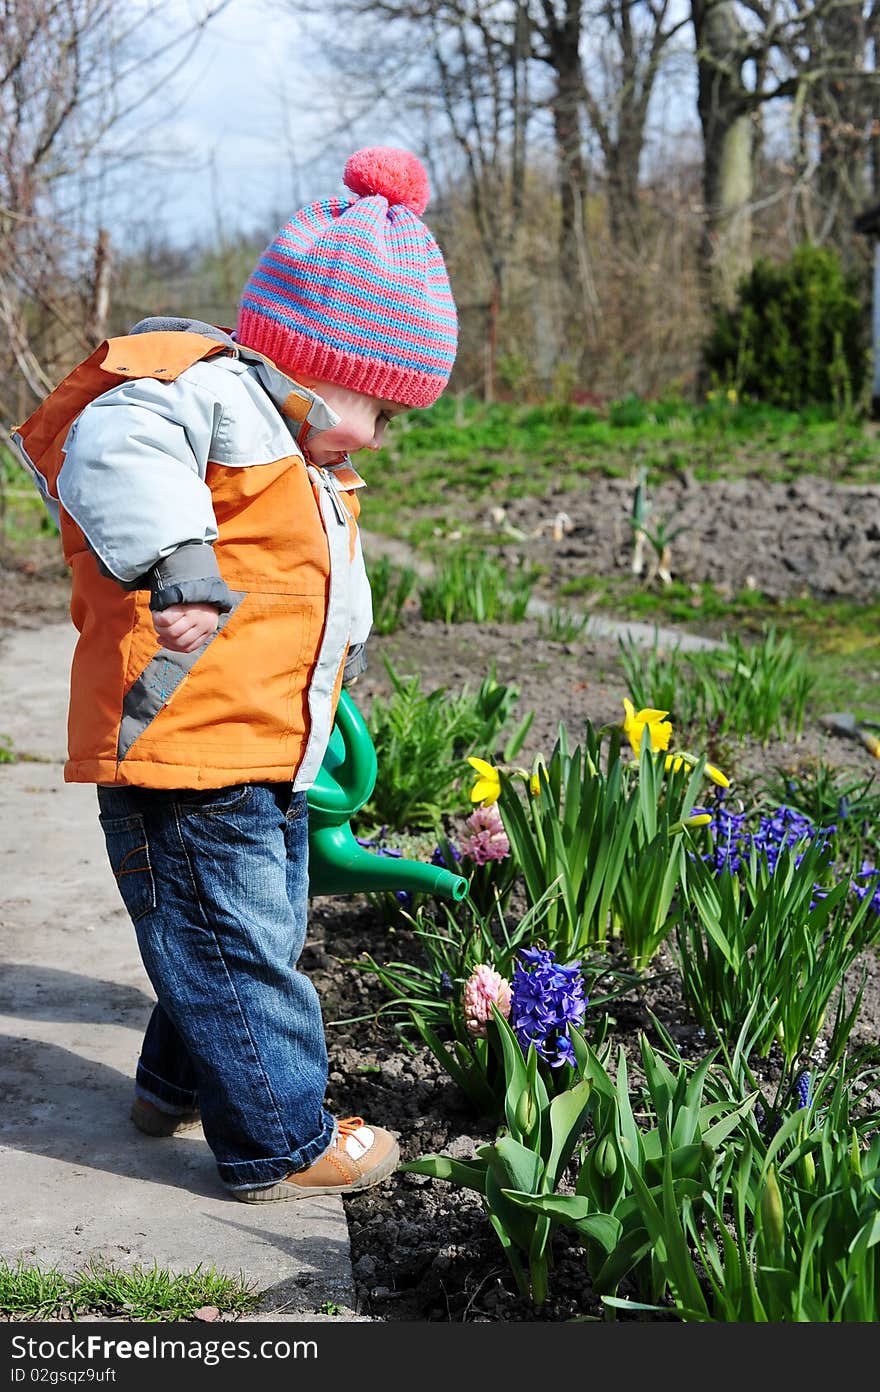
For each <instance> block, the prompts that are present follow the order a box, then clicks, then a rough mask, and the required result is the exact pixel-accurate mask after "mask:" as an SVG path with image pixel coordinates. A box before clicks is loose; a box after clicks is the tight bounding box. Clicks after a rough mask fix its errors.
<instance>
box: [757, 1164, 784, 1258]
mask: <svg viewBox="0 0 880 1392" xmlns="http://www.w3.org/2000/svg"><path fill="white" fill-rule="evenodd" d="M761 1221H762V1224H763V1230H764V1232H765V1234H766V1235H767V1238H768V1240H769V1243H770V1244H771V1245H772V1246H773V1248H774V1249H775V1250H777V1251H779V1250H781V1248H782V1244H783V1240H784V1237H785V1223H784V1220H783V1212H782V1195H781V1193H780V1192H779V1183H778V1181H777V1179H776V1171H775V1169H774V1168H773V1166H772V1165H771V1166H770V1168H769V1170H768V1171H767V1178H766V1180H765V1182H764V1189H763V1191H762V1193H761Z"/></svg>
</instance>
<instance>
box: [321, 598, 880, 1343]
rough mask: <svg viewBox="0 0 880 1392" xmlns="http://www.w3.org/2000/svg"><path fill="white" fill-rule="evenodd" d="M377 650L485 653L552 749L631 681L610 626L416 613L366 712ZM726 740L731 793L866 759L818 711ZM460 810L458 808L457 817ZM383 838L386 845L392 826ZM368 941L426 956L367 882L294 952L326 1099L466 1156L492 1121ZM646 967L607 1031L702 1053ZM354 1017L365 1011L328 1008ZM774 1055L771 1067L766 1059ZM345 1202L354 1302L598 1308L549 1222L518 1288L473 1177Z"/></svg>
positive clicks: (470, 1311) (476, 1316) (475, 1311)
mask: <svg viewBox="0 0 880 1392" xmlns="http://www.w3.org/2000/svg"><path fill="white" fill-rule="evenodd" d="M476 653H479V665H476V663H475V654H476ZM383 656H388V657H389V658H390V659H391V661H392V663H393V665H394V668H395V671H398V672H410V671H418V672H420V673H421V674H422V684H423V688H424V689H425V690H426V691H430V690H432V689H434V687H435V686H446V687H448V688H449V689H450V690H458V689H459V687H460V685H461V683H462V682H465V681H470V682H471V684H472V685H473V684H475V683H476V680H477V679H478V678H480V677H481V676H482V675H483V673H484V671H485V670H486V666H487V664H489V663H494V664H495V666H496V670H497V675H498V678H499V680H501V681H515V682H516V683H517V685H518V686H519V687H520V688H521V698H520V703H519V707H518V709H519V710H520V711H525V710H527V709H534V710H535V711H536V718H535V722H534V724H533V726H532V729H531V731H530V733H529V737H528V743H527V747H526V752H528V753H531V752H536V751H538V750H543V751H544V752H545V753H549V752H550V748H551V747H552V743H553V740H554V738H555V736H556V734H557V731H558V724H559V722H560V721H562V722H564V723H565V724H566V726H567V729H568V731H569V734H570V736H571V737H572V739H578V738H579V737H580V736H581V733H582V730H583V724H584V721H585V720H586V719H588V718H589V719H590V720H591V721H593V722H594V724H597V725H598V724H602V723H604V722H605V721H611V720H619V719H620V718H621V716H622V713H623V712H622V704H621V702H622V697H623V695H624V694H626V691H625V687H624V686H623V685H622V675H621V673H620V669H619V664H618V652H617V646H616V644H615V643H614V642H612V641H611V640H602V641H595V640H590V641H576V642H572V643H565V644H562V643H554V642H550V641H548V640H546V639H541V638H540V637H539V635H538V632H537V626H536V624H535V623H533V622H527V623H525V624H518V625H509V626H505V625H492V626H489V627H488V628H486V627H483V628H481V629H478V628H477V627H476V626H475V625H468V624H464V625H440V624H433V625H425V624H423V623H421V622H419V621H418V620H416V619H413V618H410V619H408V620H407V622H406V623H405V625H404V627H403V628H402V629H400V630H398V631H397V632H396V633H394V634H392V635H390V636H389V637H387V638H378V639H374V640H372V642H371V660H370V669H369V672H368V673H367V675H366V676H365V677H364V678H362V679H361V683H360V684H359V686H358V687H356V688H355V689H354V692H353V694H354V695H356V697H357V700H358V703H359V705H360V707H361V708H362V709H363V710H365V711H366V710H367V709H368V707H369V701H370V699H371V697H372V695H373V694H374V693H376V692H377V691H378V692H380V693H381V694H382V695H383V696H387V693H388V690H389V686H390V683H389V681H388V677H387V673H386V671H385V668H384V664H383V661H382V658H383ZM727 754H728V756H729V757H730V758H732V759H733V762H732V763H730V764H727V763H726V764H725V767H726V769H727V771H728V773H729V774H730V775H731V779H732V787H731V792H730V795H731V796H735V795H736V790H737V787H736V785H737V774H738V772H741V773H742V774H743V775H746V774H748V776H749V777H750V778H753V777H756V776H758V775H760V774H761V773H762V771H771V770H775V769H782V770H787V771H789V772H797V771H798V770H808V769H810V768H811V767H814V765H815V761H816V760H817V759H820V760H823V761H825V762H826V763H827V764H828V765H830V766H833V767H836V768H839V769H841V770H849V771H851V773H852V774H853V776H864V777H867V776H868V775H869V774H870V772H871V767H872V762H873V761H872V760H871V759H870V756H869V755H868V754H867V753H866V752H865V751H864V750H863V749H861V747H860V746H858V745H856V744H854V743H853V742H850V741H846V740H844V739H841V738H837V737H834V736H831V735H829V734H827V733H826V732H825V731H824V730H823V729H822V728H821V727H820V726H819V724H818V721H817V720H816V719H814V718H811V719H809V720H808V721H807V722H806V725H805V729H804V732H803V735H802V737H801V738H800V739H797V740H790V741H788V740H786V741H780V740H771V741H770V742H768V743H767V744H766V745H762V744H760V743H759V742H757V741H750V740H746V741H744V742H743V743H742V744H738V745H737V747H736V749H735V750H734V749H733V748H729V749H728V750H727ZM527 761H528V760H527ZM467 810H468V809H467V807H466V806H464V807H463V808H462V819H463V817H464V816H465V815H466V813H467ZM387 839H388V844H389V845H393V844H394V837H393V834H392V833H390V832H389V833H388V837H387ZM365 953H368V954H370V955H371V956H372V957H374V958H375V959H376V960H377V961H380V962H387V961H390V960H407V959H409V960H414V961H415V960H418V958H419V952H418V944H417V942H415V941H414V938H413V935H412V932H411V931H410V930H409V929H408V927H407V923H406V920H405V919H403V918H401V919H399V920H398V922H397V923H396V925H395V924H393V923H392V924H390V925H389V923H388V921H387V916H386V912H385V910H384V908H383V907H382V906H380V905H376V906H372V905H371V904H370V903H368V902H367V901H366V900H365V898H364V897H363V896H354V897H352V898H344V897H338V898H324V899H318V900H315V901H314V904H313V913H312V928H311V933H310V940H309V944H308V946H307V948H306V951H305V954H304V958H303V961H304V965H305V967H306V969H307V970H308V971H309V973H310V975H311V976H312V978H313V980H314V981H315V982H316V984H317V986H318V989H319V991H320V993H321V996H322V1000H323V1002H324V1009H325V1016H326V1018H327V1020H328V1022H329V1024H328V1042H329V1050H330V1069H331V1072H330V1098H331V1103H332V1105H334V1106H335V1107H336V1108H337V1109H338V1110H341V1111H342V1112H343V1113H350V1112H357V1113H359V1114H361V1115H364V1116H365V1117H367V1118H372V1119H374V1120H375V1121H377V1122H379V1123H380V1124H382V1125H384V1126H387V1127H390V1128H391V1129H392V1130H393V1131H395V1132H396V1134H397V1135H398V1136H399V1138H400V1144H401V1150H402V1154H403V1158H404V1159H405V1160H413V1159H416V1158H418V1157H419V1156H421V1155H423V1154H425V1153H430V1152H443V1153H447V1154H451V1155H453V1156H455V1157H457V1158H459V1159H468V1158H470V1157H471V1156H472V1155H473V1153H474V1150H475V1148H476V1147H477V1146H479V1145H482V1144H485V1143H487V1142H491V1141H492V1140H493V1139H494V1137H495V1133H496V1128H495V1126H494V1124H493V1123H492V1122H491V1121H489V1120H488V1119H487V1118H485V1117H480V1116H479V1115H478V1114H477V1113H476V1112H475V1110H474V1109H473V1108H472V1107H470V1106H469V1105H468V1103H467V1101H466V1099H465V1098H464V1096H463V1095H462V1093H461V1092H460V1091H459V1089H458V1087H457V1086H456V1085H455V1084H454V1083H453V1082H452V1081H451V1079H450V1078H449V1076H448V1074H447V1073H446V1072H445V1071H444V1070H443V1069H442V1068H441V1067H440V1065H439V1064H438V1063H437V1061H436V1060H435V1058H434V1057H433V1055H432V1054H431V1053H430V1051H429V1050H428V1049H427V1048H426V1047H425V1046H424V1045H423V1044H421V1042H420V1041H419V1040H418V1038H417V1037H416V1036H414V1035H413V1034H412V1033H411V1032H410V1034H409V1035H408V1040H409V1043H408V1045H407V1046H406V1047H405V1046H404V1045H403V1043H402V1041H401V1036H400V1034H399V1033H398V1032H397V1031H396V1030H395V1027H394V1023H393V1020H392V1019H391V1018H390V1017H389V1015H388V1010H387V1007H388V1004H389V997H388V995H387V994H386V993H385V992H384V991H383V990H382V988H381V987H380V986H379V984H378V983H377V982H376V981H375V979H374V977H373V976H372V975H370V974H369V973H365V972H364V971H362V970H359V969H358V968H356V967H354V966H350V965H346V963H349V962H352V961H353V960H355V959H358V958H362V957H363V955H364V954H365ZM866 966H867V968H868V982H867V986H866V990H865V995H864V998H863V1002H862V1007H861V1011H860V1016H859V1022H858V1024H857V1026H856V1028H855V1030H854V1032H853V1036H852V1047H853V1049H856V1048H859V1047H862V1046H868V1047H873V1046H875V1045H876V1041H877V1038H878V1030H880V969H878V961H877V957H876V954H875V952H874V951H871V952H869V953H868V954H866ZM649 978H650V979H649V982H648V984H647V985H646V987H645V988H644V989H643V990H641V991H638V992H633V993H632V994H631V995H629V996H627V997H625V998H621V999H619V1000H618V1001H616V1002H615V1003H614V1005H613V1007H612V1008H613V1019H614V1024H613V1026H612V1028H611V1037H612V1038H613V1040H614V1042H615V1046H616V1045H617V1044H620V1045H622V1046H623V1048H624V1049H625V1051H626V1053H627V1056H628V1057H629V1058H630V1060H633V1059H635V1058H636V1056H637V1053H638V1037H639V1033H640V1031H645V1032H646V1033H647V1036H648V1038H649V1039H650V1040H651V1041H652V1042H653V1043H654V1045H655V1046H657V1044H658V1038H657V1033H656V1031H655V1030H654V1028H653V1025H652V1022H651V1013H652V1012H653V1013H654V1014H656V1016H657V1018H658V1019H660V1020H661V1021H662V1023H663V1025H664V1026H665V1027H666V1028H667V1029H668V1030H669V1032H670V1034H671V1035H672V1037H673V1038H674V1039H675V1040H676V1044H677V1046H678V1048H679V1049H680V1051H681V1053H682V1055H683V1056H684V1057H686V1058H689V1059H698V1058H701V1057H702V1056H703V1055H704V1053H705V1052H706V1047H707V1046H706V1042H705V1035H704V1034H703V1032H702V1031H701V1030H700V1029H699V1028H698V1027H697V1026H696V1025H695V1024H694V1022H693V1020H692V1018H690V1017H689V1015H688V1012H687V1010H686V1009H685V1007H684V1005H683V1003H682V1000H681V996H680V991H679V989H678V985H677V977H676V974H675V972H674V971H673V970H672V961H671V957H670V954H669V952H668V950H667V949H665V948H664V949H661V952H660V953H659V954H658V957H657V958H656V959H655V962H654V963H653V964H652V967H651V970H650V972H649ZM383 1006H385V1011H384V1012H383V1011H382V1007H383ZM352 1017H367V1018H364V1019H360V1020H359V1021H358V1022H357V1023H354V1024H341V1025H340V1024H335V1023H333V1022H334V1021H339V1020H346V1019H351V1018H352ZM587 1020H588V1021H589V1012H588V1016H587ZM769 1066H770V1068H771V1070H772V1060H771V1061H770V1064H769ZM346 1206H347V1211H348V1220H349V1230H350V1234H351V1245H352V1258H353V1264H354V1273H355V1278H356V1281H357V1290H358V1300H359V1310H360V1312H361V1313H364V1314H369V1315H371V1316H372V1317H373V1318H379V1319H382V1320H440V1321H444V1320H450V1321H457V1320H491V1321H497V1320H516V1321H526V1320H542V1321H547V1320H551V1321H552V1320H568V1319H572V1318H576V1317H583V1316H592V1317H595V1318H603V1317H604V1311H603V1308H602V1305H601V1302H600V1301H599V1300H598V1299H597V1298H596V1297H595V1296H594V1295H593V1293H592V1291H591V1288H590V1283H589V1280H588V1278H587V1275H586V1269H585V1263H584V1257H583V1252H582V1250H581V1249H580V1248H579V1247H578V1244H577V1242H576V1240H575V1239H574V1235H573V1234H571V1233H569V1232H568V1231H566V1230H565V1229H561V1230H560V1231H559V1232H557V1234H556V1235H555V1237H554V1244H553V1250H554V1260H555V1266H554V1269H553V1271H552V1272H551V1278H550V1299H549V1300H548V1302H547V1303H546V1304H545V1305H544V1306H543V1307H542V1308H540V1309H537V1310H536V1309H535V1308H534V1307H533V1306H532V1305H531V1303H530V1302H529V1301H527V1300H525V1299H523V1298H522V1297H521V1296H520V1295H519V1294H518V1293H517V1290H516V1286H515V1283H514V1281H513V1279H512V1276H511V1273H510V1271H509V1268H508V1266H507V1262H506V1260H505V1258H504V1255H503V1253H502V1250H501V1247H500V1246H499V1244H498V1241H497V1238H496V1236H495V1234H494V1233H493V1231H492V1229H491V1227H490V1225H489V1222H488V1219H487V1217H486V1215H485V1214H484V1212H483V1210H482V1207H481V1204H480V1201H479V1198H478V1196H477V1195H475V1194H474V1193H473V1192H471V1191H468V1190H463V1189H460V1188H458V1187H457V1186H454V1185H452V1184H450V1183H447V1182H444V1181H440V1180H433V1179H429V1178H426V1177H423V1176H420V1175H409V1174H398V1175H396V1176H395V1177H394V1179H392V1180H391V1181H390V1182H389V1183H388V1184H387V1185H384V1186H382V1187H381V1189H379V1190H376V1191H374V1192H371V1193H367V1194H364V1195H361V1196H359V1197H357V1198H352V1199H351V1200H347V1201H346ZM648 1318H654V1319H657V1318H663V1316H660V1315H654V1316H648Z"/></svg>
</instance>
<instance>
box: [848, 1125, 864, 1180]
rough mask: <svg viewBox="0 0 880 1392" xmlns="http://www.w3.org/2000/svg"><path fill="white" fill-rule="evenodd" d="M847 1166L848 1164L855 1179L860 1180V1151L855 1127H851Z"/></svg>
mask: <svg viewBox="0 0 880 1392" xmlns="http://www.w3.org/2000/svg"><path fill="white" fill-rule="evenodd" d="M849 1164H850V1169H851V1170H852V1172H853V1174H854V1175H855V1176H856V1178H857V1179H861V1177H862V1155H861V1151H860V1149H859V1137H858V1133H857V1131H856V1129H855V1127H853V1133H852V1145H851V1146H850V1150H849Z"/></svg>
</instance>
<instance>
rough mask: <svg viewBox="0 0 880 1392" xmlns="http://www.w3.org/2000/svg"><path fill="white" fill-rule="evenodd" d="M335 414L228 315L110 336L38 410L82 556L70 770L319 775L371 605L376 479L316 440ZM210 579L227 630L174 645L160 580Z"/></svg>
mask: <svg viewBox="0 0 880 1392" xmlns="http://www.w3.org/2000/svg"><path fill="white" fill-rule="evenodd" d="M148 322H149V321H148ZM333 419H334V418H333V417H332V416H330V417H328V412H327V407H326V406H325V405H324V403H323V402H322V401H321V400H320V398H319V397H317V396H316V395H315V394H314V393H313V392H311V391H309V390H307V389H306V388H303V387H300V386H299V385H298V384H297V383H295V382H293V381H291V379H290V378H288V377H286V376H285V375H284V374H283V373H281V372H280V371H279V369H277V368H276V367H275V366H274V364H272V363H271V362H269V360H268V359H266V358H263V357H261V355H259V354H257V353H253V352H251V351H249V350H245V349H242V348H239V347H238V345H234V344H232V342H231V340H229V339H228V338H227V337H226V335H225V334H224V337H223V340H218V339H216V338H215V337H212V336H207V335H205V334H202V333H193V332H185V331H184V332H149V331H147V332H137V333H133V334H131V335H127V336H125V337H124V338H118V339H110V340H108V341H107V342H105V343H103V344H101V346H100V347H99V348H98V349H97V350H96V351H95V352H94V353H93V354H92V355H91V357H89V358H88V359H87V360H86V361H85V362H83V363H81V364H80V365H79V366H78V367H76V368H75V369H74V370H73V372H72V373H70V375H69V376H68V377H67V378H66V379H65V380H64V381H63V382H62V383H61V384H60V386H58V387H57V388H56V389H55V391H54V392H52V394H51V395H50V396H49V397H48V398H47V399H46V401H44V402H43V404H42V406H40V407H39V409H38V410H37V411H36V412H34V414H33V415H32V416H31V417H30V418H29V419H28V420H27V421H26V422H25V424H24V425H22V426H21V427H20V429H19V432H18V437H17V438H18V443H19V446H20V448H21V449H22V452H23V453H24V456H25V458H26V460H27V462H28V463H29V465H30V467H31V468H32V470H33V472H34V474H35V477H36V479H37V482H38V484H39V486H40V488H41V491H42V492H43V493H44V496H45V497H46V499H47V502H49V504H50V506H52V505H54V506H55V507H57V512H58V517H59V524H60V528H61V539H62V544H63V548H64V555H65V558H66V560H67V563H68V565H69V566H70V568H71V571H72V590H71V617H72V619H73V622H74V624H75V625H76V628H77V629H78V630H79V635H80V636H79V639H78V642H77V645H76V651H75V654H74V659H73V667H72V671H71V688H70V710H69V719H68V744H69V758H68V762H67V764H66V767H65V779H66V780H67V781H68V782H87V783H88V782H92V783H102V784H113V783H124V784H134V785H137V786H142V787H149V788H177V787H185V788H216V787H224V786H226V785H228V784H232V783H239V782H256V781H290V780H293V782H294V786H295V787H296V788H297V789H300V788H308V787H310V786H311V784H312V782H313V781H314V778H315V776H316V774H317V771H318V769H319V768H320V765H321V762H322V759H323V757H324V752H325V749H326V745H327V740H328V739H329V735H330V730H331V728H332V723H333V718H334V713H335V707H336V702H337V700H338V698H339V691H340V687H341V683H342V675H343V666H344V663H345V659H346V655H347V653H348V648H349V644H350V643H360V642H363V640H364V639H365V638H366V635H367V632H368V629H369V624H370V621H371V613H370V605H369V587H368V586H367V584H366V576H365V574H364V569H363V560H362V556H361V552H360V542H359V538H358V534H357V526H356V518H357V515H358V511H359V503H358V499H357V497H356V495H355V493H354V491H353V490H354V489H356V488H358V487H359V486H360V485H361V483H362V480H361V479H360V478H359V477H358V475H357V474H356V473H355V471H354V470H353V469H351V468H350V467H349V466H338V467H336V468H334V469H319V468H316V467H314V466H313V465H311V464H308V463H307V462H306V460H305V458H304V457H303V453H302V450H301V448H300V446H301V444H304V443H305V441H306V439H307V438H308V434H309V431H310V430H315V429H321V428H326V426H327V424H328V423H332V421H333ZM157 596H158V598H157ZM198 598H205V599H210V600H211V601H212V602H217V603H218V604H219V607H220V608H221V610H224V611H225V612H222V613H221V616H220V625H219V628H218V631H217V633H216V634H215V635H214V636H213V637H212V638H211V639H209V640H208V642H207V643H205V645H204V646H203V647H201V648H200V649H199V650H198V651H197V652H196V653H194V654H182V653H173V652H170V651H168V650H167V649H165V648H162V647H161V645H160V643H159V640H158V638H157V636H156V633H155V630H154V628H153V622H152V613H151V609H150V604H151V599H152V603H153V607H154V608H162V607H167V604H169V603H174V602H180V601H181V600H194V599H198Z"/></svg>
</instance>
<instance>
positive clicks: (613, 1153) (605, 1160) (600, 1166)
mask: <svg viewBox="0 0 880 1392" xmlns="http://www.w3.org/2000/svg"><path fill="white" fill-rule="evenodd" d="M593 1161H594V1163H595V1166H596V1173H597V1174H598V1175H601V1176H602V1178H603V1179H613V1178H614V1176H615V1174H616V1173H617V1166H618V1164H619V1161H618V1159H617V1147H616V1145H615V1144H614V1138H613V1137H612V1136H603V1137H602V1139H601V1141H600V1142H599V1144H598V1145H597V1146H596V1148H595V1150H594V1151H593Z"/></svg>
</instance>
